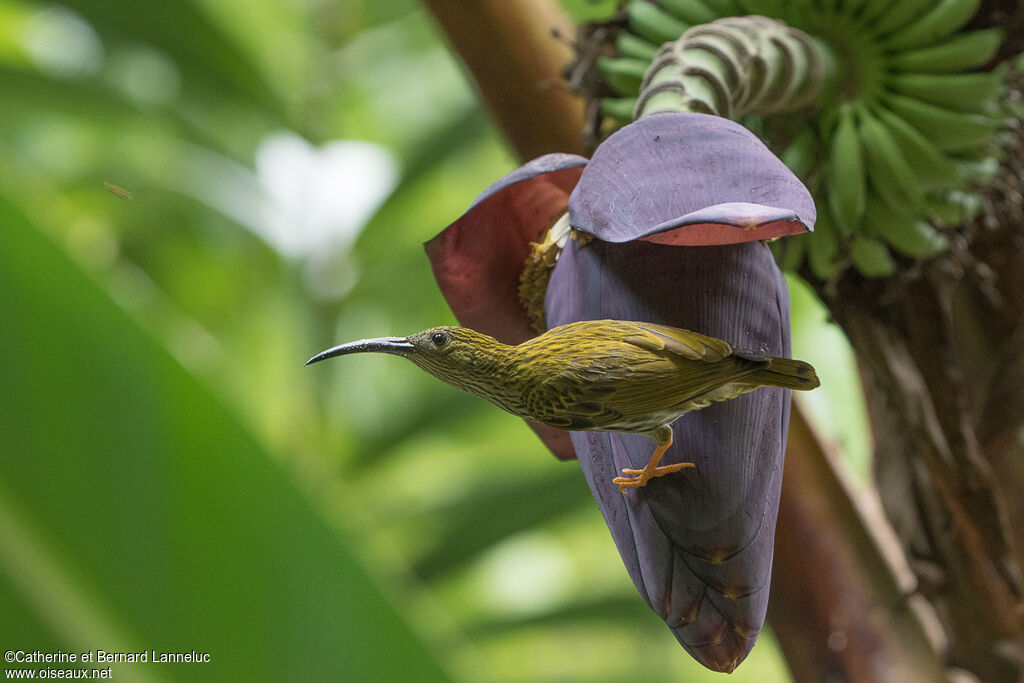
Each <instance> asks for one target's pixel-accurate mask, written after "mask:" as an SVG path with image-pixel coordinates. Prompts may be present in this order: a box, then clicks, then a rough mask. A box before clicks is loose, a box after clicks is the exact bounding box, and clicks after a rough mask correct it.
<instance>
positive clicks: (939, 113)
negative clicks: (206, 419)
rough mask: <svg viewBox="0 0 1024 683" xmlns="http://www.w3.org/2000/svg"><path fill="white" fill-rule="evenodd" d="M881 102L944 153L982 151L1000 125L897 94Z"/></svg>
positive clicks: (975, 115)
mask: <svg viewBox="0 0 1024 683" xmlns="http://www.w3.org/2000/svg"><path fill="white" fill-rule="evenodd" d="M883 102H884V103H885V105H886V106H887V107H888V108H889V109H891V110H892V111H893V112H894V113H896V114H898V115H899V116H900V117H902V118H903V119H905V120H906V121H907V123H909V124H910V125H912V126H913V127H914V128H916V129H917V130H918V131H919V132H920V133H921V134H922V135H924V136H925V137H927V138H928V139H930V140H932V141H933V142H934V143H935V146H936V147H938V148H939V149H940V150H942V151H944V152H962V151H965V150H973V149H976V148H978V147H982V146H984V145H985V144H986V143H988V142H989V140H990V139H991V137H992V134H993V133H994V132H995V131H996V130H998V129H999V127H1000V126H1001V125H1002V122H1000V121H998V120H994V119H991V118H989V117H987V116H982V115H981V114H968V113H964V112H957V111H951V110H949V109H944V108H942V107H936V106H935V105H932V104H928V103H926V102H921V101H920V100H915V99H914V98H912V97H905V96H903V95H898V94H896V93H891V94H888V95H886V96H884V97H883Z"/></svg>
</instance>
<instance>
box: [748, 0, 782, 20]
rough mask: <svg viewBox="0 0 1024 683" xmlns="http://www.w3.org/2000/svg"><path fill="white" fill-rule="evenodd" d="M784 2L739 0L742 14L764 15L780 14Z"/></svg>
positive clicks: (779, 0)
mask: <svg viewBox="0 0 1024 683" xmlns="http://www.w3.org/2000/svg"><path fill="white" fill-rule="evenodd" d="M785 4H786V3H785V2H784V0H739V5H740V8H741V11H742V12H743V13H744V14H760V15H761V16H765V17H779V16H782V14H783V12H784V10H785Z"/></svg>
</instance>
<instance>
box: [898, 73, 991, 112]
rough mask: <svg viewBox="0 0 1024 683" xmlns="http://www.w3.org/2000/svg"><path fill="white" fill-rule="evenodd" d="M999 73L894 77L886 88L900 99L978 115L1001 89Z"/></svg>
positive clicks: (904, 75)
mask: <svg viewBox="0 0 1024 683" xmlns="http://www.w3.org/2000/svg"><path fill="white" fill-rule="evenodd" d="M1003 81H1004V76H1003V74H1002V72H999V71H992V72H988V73H969V74H895V75H893V76H890V77H889V79H888V81H887V83H888V85H889V87H890V88H891V89H892V90H894V91H895V92H898V93H900V94H902V95H906V96H908V97H913V98H915V99H918V100H921V101H923V102H928V103H931V104H935V105H938V106H940V107H946V108H948V109H954V110H956V111H976V112H980V111H982V110H983V109H984V107H985V106H986V105H988V104H990V103H991V102H992V101H993V100H994V99H995V97H996V95H998V94H999V91H1000V90H1001V89H1002V87H1003Z"/></svg>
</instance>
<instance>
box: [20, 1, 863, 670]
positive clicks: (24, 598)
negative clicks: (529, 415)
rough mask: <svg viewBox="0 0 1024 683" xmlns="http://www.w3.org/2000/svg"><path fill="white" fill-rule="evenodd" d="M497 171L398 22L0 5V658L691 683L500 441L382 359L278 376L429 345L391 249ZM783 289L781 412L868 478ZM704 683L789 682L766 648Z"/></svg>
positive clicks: (476, 412)
mask: <svg viewBox="0 0 1024 683" xmlns="http://www.w3.org/2000/svg"><path fill="white" fill-rule="evenodd" d="M563 4H564V5H565V7H566V9H567V10H569V11H570V13H571V14H572V15H573V17H574V18H575V19H577V20H581V19H586V18H589V17H605V16H607V15H608V14H609V13H610V11H611V10H612V8H613V7H614V2H608V1H602V2H597V3H594V2H586V1H584V0H577V1H575V2H568V1H567V2H564V3H563ZM515 165H516V160H515V159H514V157H513V155H512V154H511V152H510V151H509V149H508V148H507V147H506V146H505V144H504V143H503V141H502V139H501V138H500V135H499V134H498V132H497V131H496V130H495V128H494V126H493V125H492V123H491V122H490V121H489V120H488V117H487V114H486V112H485V111H483V110H482V108H481V107H480V105H479V104H478V102H477V101H476V99H475V97H474V94H473V91H472V88H471V87H470V86H469V85H468V83H467V81H466V79H465V77H464V75H463V73H462V71H461V68H460V65H459V63H458V61H457V60H456V59H455V58H454V57H453V56H452V55H451V54H450V53H449V52H448V51H447V49H446V47H445V44H444V41H443V40H442V38H441V37H440V36H439V35H438V32H437V31H436V29H435V27H434V25H433V24H432V21H431V18H430V16H429V14H428V13H427V12H426V11H425V10H424V9H423V8H422V7H420V6H419V4H417V3H416V2H414V1H413V0H387V1H386V2H383V1H380V0H377V1H374V0H364V1H353V0H346V1H338V0H178V1H176V2H166V1H158V0H148V1H142V0H67V1H65V2H63V3H60V4H53V3H42V2H32V1H27V0H0V352H2V357H0V650H23V651H26V652H31V651H34V650H41V651H43V652H56V651H64V652H82V651H86V650H105V651H115V652H135V651H143V650H156V651H158V652H160V651H167V652H190V651H192V650H195V651H197V652H208V653H210V658H211V662H210V663H209V664H178V665H162V664H152V663H148V664H136V665H128V664H124V665H114V679H115V680H164V681H172V680H197V679H206V680H268V681H278V680H297V679H299V678H300V677H304V678H307V679H309V680H444V679H449V678H450V679H456V680H464V681H552V680H573V681H619V680H630V679H640V678H643V679H645V680H650V681H662V680H666V681H667V680H693V681H699V680H713V679H715V678H717V675H716V674H712V673H710V672H707V671H705V670H703V669H702V668H701V667H700V666H699V665H697V664H696V663H695V662H693V661H692V660H690V658H689V657H688V656H687V655H686V654H685V652H683V650H682V649H681V648H680V647H679V646H678V645H677V644H676V642H675V640H674V638H673V637H672V636H671V634H670V632H669V631H668V630H667V629H666V628H665V627H664V625H663V624H662V623H661V621H660V620H659V619H658V618H657V617H656V616H655V615H654V614H653V613H651V612H650V611H649V610H648V609H647V607H646V606H645V605H644V604H643V602H642V601H641V600H640V598H639V597H638V596H637V595H636V593H635V590H634V588H633V587H632V584H631V583H630V582H629V579H628V577H627V575H626V572H625V570H624V569H623V567H622V566H621V563H620V561H619V558H618V555H617V552H616V550H615V548H614V546H613V544H612V542H611V539H610V537H609V534H608V532H607V530H606V529H605V528H604V525H603V523H602V520H601V517H600V514H599V513H598V511H597V509H596V506H595V505H594V504H593V502H592V500H591V499H590V495H589V492H588V490H587V487H586V484H585V483H584V481H583V478H582V476H581V475H580V473H579V470H578V467H577V465H576V464H575V463H560V462H558V461H556V460H555V459H554V458H553V457H551V456H550V455H549V454H548V453H547V452H546V451H545V450H544V448H543V447H542V446H541V444H540V442H539V441H538V440H537V439H536V438H535V437H534V436H533V434H532V432H531V431H530V430H529V429H528V428H527V427H526V426H525V425H524V424H522V423H521V422H520V421H518V420H516V419H515V418H512V417H511V416H509V415H507V414H505V413H503V412H501V411H500V410H498V409H497V408H494V407H493V406H491V405H489V404H487V403H485V402H483V401H480V400H478V399H474V398H472V397H470V396H467V395H463V394H460V393H459V392H456V391H454V390H452V389H450V388H449V387H447V386H445V385H443V384H441V383H440V382H438V381H436V380H434V379H432V378H430V377H429V376H427V375H426V374H424V373H422V372H420V371H418V370H417V369H416V368H415V367H413V366H412V365H411V364H406V363H403V362H401V361H400V360H398V359H394V358H388V357H382V358H376V357H368V358H359V359H352V360H349V361H346V362H335V363H331V364H328V365H324V366H318V367H316V368H303V367H302V363H303V362H304V361H305V360H306V359H307V358H308V357H309V356H310V355H312V354H313V353H314V352H316V351H319V350H321V349H322V348H325V347H327V346H329V345H332V344H334V343H338V342H341V341H345V340H350V339H355V338H360V337H367V336H381V335H390V334H406V333H409V332H412V331H415V330H419V329H421V328H425V327H429V326H433V325H437V324H445V323H451V322H453V318H452V315H451V314H450V312H449V311H448V310H447V308H446V306H445V304H444V302H443V300H442V298H441V296H440V294H439V292H438V290H437V288H436V286H435V285H434V284H433V279H432V277H431V274H430V269H429V265H428V263H427V260H426V258H425V257H424V255H423V253H422V247H421V244H422V242H424V241H425V240H427V239H429V238H430V237H431V236H433V235H434V234H435V233H436V232H438V231H439V230H440V229H442V228H443V227H444V226H445V225H447V224H448V223H449V222H451V221H452V220H453V219H455V218H456V217H457V216H458V215H459V214H460V213H461V212H462V211H463V210H464V209H465V208H466V207H467V206H468V204H469V203H470V202H471V201H472V199H473V198H474V197H475V196H476V194H477V193H478V192H480V191H481V190H482V189H483V188H484V187H485V186H486V185H487V184H489V183H490V182H491V181H492V180H494V179H496V178H498V177H499V176H500V175H502V174H503V173H506V172H508V171H509V170H511V169H512V168H514V167H515ZM791 291H792V294H793V303H794V313H793V323H794V332H795V339H794V346H795V348H794V353H795V355H797V356H798V357H801V358H805V359H806V360H809V361H811V362H812V363H814V364H815V365H816V366H817V367H818V369H819V372H820V374H821V376H822V379H823V386H822V389H821V390H819V391H816V392H813V393H812V394H810V395H809V396H808V397H806V398H807V400H806V401H804V403H803V404H802V405H804V407H806V408H807V409H808V411H809V413H810V415H811V416H812V418H814V421H815V422H816V423H817V424H818V426H819V427H820V428H821V429H822V433H823V434H824V435H825V436H826V438H828V439H831V440H834V441H835V442H837V444H838V445H839V446H840V447H841V448H842V449H843V451H844V453H845V454H846V455H847V459H848V461H849V462H850V464H851V466H852V469H853V470H854V471H855V472H857V473H859V474H860V475H861V476H863V475H864V474H865V473H866V471H867V468H868V462H867V452H868V444H867V437H866V429H865V422H864V419H865V418H864V409H863V405H862V402H861V399H860V395H859V390H858V389H857V386H858V385H857V378H856V369H855V365H854V361H853V359H852V358H851V356H850V352H849V350H848V347H847V346H846V345H845V342H844V340H843V338H842V335H841V334H840V333H839V332H838V331H836V329H835V328H834V327H832V326H830V325H829V324H828V323H827V321H826V320H825V313H824V312H823V309H822V308H821V307H820V306H819V305H818V304H817V302H816V301H815V299H814V297H813V294H811V293H810V291H809V290H808V289H807V288H805V287H804V286H803V285H802V284H801V283H799V282H795V281H794V282H791ZM41 666H43V665H28V668H36V669H38V668H40V667H41ZM75 666H82V667H85V668H90V667H91V666H93V665H75ZM95 666H96V667H101V668H102V667H104V666H105V665H102V664H95ZM0 667H6V668H18V667H17V666H16V665H11V664H6V663H5V664H2V665H0ZM732 680H735V681H758V682H759V683H769V682H770V681H784V680H788V673H787V672H786V669H785V665H784V663H783V661H782V659H781V656H780V654H779V652H778V649H777V646H776V644H775V642H774V640H773V638H772V636H771V633H770V632H767V631H766V632H765V633H764V634H763V635H762V638H761V641H760V642H759V644H758V646H757V647H756V648H755V649H754V652H753V654H752V655H751V656H750V658H749V659H748V660H747V662H746V663H744V664H743V665H742V666H741V667H740V669H739V670H738V671H737V672H736V673H735V674H734V675H733V676H732Z"/></svg>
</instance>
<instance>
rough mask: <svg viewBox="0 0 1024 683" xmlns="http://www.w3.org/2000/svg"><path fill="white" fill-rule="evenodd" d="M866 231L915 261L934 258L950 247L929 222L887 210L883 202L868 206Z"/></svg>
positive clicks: (865, 218) (865, 216) (872, 203)
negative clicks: (916, 259) (915, 259)
mask: <svg viewBox="0 0 1024 683" xmlns="http://www.w3.org/2000/svg"><path fill="white" fill-rule="evenodd" d="M864 231H865V233H867V234H868V235H871V236H873V237H878V238H880V239H882V240H884V241H885V242H886V243H887V244H889V246H891V247H892V248H893V249H895V250H896V251H898V252H900V253H901V254H904V255H906V256H910V257H912V258H924V257H927V256H934V255H935V254H938V253H941V252H943V251H945V250H946V248H947V247H948V246H949V240H948V239H946V236H945V235H943V234H942V233H940V232H939V231H938V230H936V229H935V228H934V227H933V226H932V225H931V224H930V223H928V222H926V221H923V220H919V219H917V218H914V217H913V216H910V215H907V214H905V213H901V212H899V211H893V210H891V209H888V208H886V206H885V205H884V203H882V202H881V201H875V202H870V203H869V206H868V210H867V211H866V212H865V214H864Z"/></svg>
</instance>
